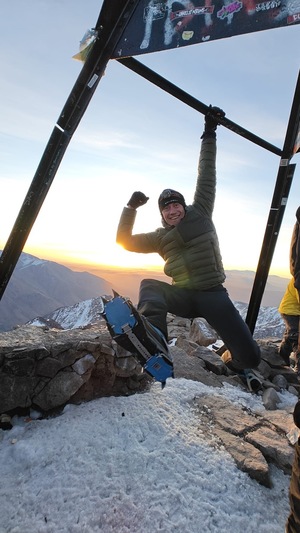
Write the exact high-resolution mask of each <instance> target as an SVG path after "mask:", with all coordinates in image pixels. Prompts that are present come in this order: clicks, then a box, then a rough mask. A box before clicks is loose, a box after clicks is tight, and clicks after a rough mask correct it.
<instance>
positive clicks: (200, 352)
mask: <svg viewBox="0 0 300 533" xmlns="http://www.w3.org/2000/svg"><path fill="white" fill-rule="evenodd" d="M168 327H169V328H170V337H172V338H173V343H172V346H170V353H171V355H172V357H173V361H174V377H175V379H176V378H185V379H191V380H194V381H199V382H201V383H204V384H205V385H207V386H210V387H214V390H215V391H216V392H215V393H214V395H213V396H212V395H211V396H208V395H203V396H201V397H199V398H196V399H195V403H194V408H195V409H196V413H197V419H198V422H199V428H200V429H202V431H203V432H205V434H206V435H209V436H210V437H211V439H210V442H211V445H212V446H219V447H220V446H222V447H224V448H225V449H226V450H227V451H228V453H230V454H231V456H232V458H233V460H234V461H235V462H236V464H237V466H238V468H240V469H241V470H242V471H243V472H247V473H248V474H249V476H250V477H252V478H253V479H255V480H257V481H258V482H259V483H261V484H263V485H265V486H267V487H269V486H270V475H269V464H270V463H275V464H276V465H277V467H278V468H281V469H282V470H283V471H284V472H290V469H291V463H292V459H293V455H294V449H293V446H292V445H291V444H290V442H289V440H288V438H287V434H290V432H291V431H292V430H293V417H292V413H291V411H288V410H287V409H280V398H279V396H278V393H279V392H280V391H282V390H293V391H294V394H295V403H296V401H297V394H298V392H299V389H300V387H299V380H298V378H297V376H296V374H295V372H293V370H292V369H291V368H289V367H287V366H284V364H283V362H282V360H281V358H280V357H279V356H278V353H277V351H278V342H273V341H272V340H271V339H267V340H266V339H264V341H262V342H261V343H260V344H261V350H262V362H261V364H260V366H259V368H258V370H255V372H258V373H259V375H260V376H261V379H262V385H263V391H262V402H263V405H264V406H265V409H267V411H265V410H263V407H262V410H263V411H262V412H259V413H257V412H255V413H254V412H251V411H250V410H249V409H248V410H246V409H244V408H242V407H238V406H237V405H235V404H232V403H230V401H227V400H226V399H224V398H223V397H221V396H218V389H221V388H223V386H224V383H229V384H230V385H231V386H233V387H239V388H240V389H242V390H243V391H246V392H248V393H249V394H251V393H250V392H249V391H248V389H247V388H246V386H245V384H244V383H243V382H242V381H241V379H240V378H239V376H237V375H234V374H231V375H228V374H229V373H228V369H227V367H226V366H225V365H224V363H223V362H222V360H221V358H220V356H219V355H218V354H217V353H215V352H214V351H212V350H211V349H210V348H208V346H210V344H211V342H212V339H215V336H214V333H213V331H211V330H210V328H208V327H207V324H205V322H203V320H200V319H199V320H198V319H197V320H195V321H193V324H192V327H191V324H190V321H189V320H186V319H182V318H180V317H174V316H172V315H170V316H168ZM199 342H201V343H203V344H202V345H200V344H199ZM213 342H214V343H215V344H217V342H218V341H215V340H214V341H213ZM152 383H153V380H152V378H150V376H148V375H147V374H146V373H143V372H142V368H141V366H140V364H139V363H137V362H136V360H135V359H134V357H133V356H132V355H131V353H129V352H127V351H126V350H124V349H123V348H121V347H120V346H118V345H117V344H116V343H115V342H114V341H113V340H112V339H111V337H110V335H109V333H108V331H107V329H106V328H103V327H101V328H100V327H99V326H98V325H93V326H91V327H89V328H85V329H72V330H59V329H49V327H47V328H46V327H36V326H30V325H27V326H22V327H18V328H16V329H14V330H12V331H10V332H5V333H1V334H0V415H2V417H3V418H2V422H3V427H4V428H5V429H6V428H7V429H9V427H10V417H11V416H13V415H14V414H18V412H22V415H23V414H24V411H25V412H27V413H31V412H33V411H34V410H37V411H38V412H39V413H41V417H43V416H47V415H48V413H53V412H54V414H55V413H59V412H60V410H61V409H62V408H63V407H64V406H65V405H66V404H67V403H80V402H83V401H90V400H92V399H94V398H98V397H101V396H111V395H115V396H117V395H123V396H125V395H128V394H134V393H136V392H138V393H141V392H144V391H146V390H148V389H149V387H151V384H152ZM0 424H1V422H0ZM0 427H1V425H0ZM0 438H1V430H0Z"/></svg>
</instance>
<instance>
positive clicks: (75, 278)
mask: <svg viewBox="0 0 300 533" xmlns="http://www.w3.org/2000/svg"><path fill="white" fill-rule="evenodd" d="M110 293H111V288H110V284H109V283H108V282H107V281H106V280H105V279H102V278H100V277H98V276H94V275H93V274H89V273H88V272H74V271H73V270H71V269H69V268H67V267H65V266H63V265H60V264H58V263H55V262H54V261H46V260H43V259H38V258H37V257H35V256H33V255H30V254H26V253H24V252H23V253H22V254H21V256H20V258H19V261H18V263H17V265H16V267H15V270H14V272H13V275H12V277H11V279H10V282H9V284H8V286H7V288H6V290H5V293H4V295H3V297H2V299H1V300H0V331H8V330H10V329H12V328H13V327H15V326H16V325H18V324H24V323H25V322H28V321H29V320H32V319H33V318H34V317H36V316H45V315H47V314H49V313H50V312H53V311H55V310H56V309H58V308H60V307H66V306H68V305H74V304H77V303H78V302H81V301H84V300H87V299H89V298H93V297H95V296H98V295H101V294H110Z"/></svg>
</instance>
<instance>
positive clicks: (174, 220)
mask: <svg viewBox="0 0 300 533" xmlns="http://www.w3.org/2000/svg"><path fill="white" fill-rule="evenodd" d="M161 214H162V216H163V219H164V221H165V222H166V223H167V224H169V226H177V224H179V222H180V220H181V219H182V218H183V217H184V216H185V209H184V207H183V206H182V205H181V204H178V203H177V202H174V203H171V204H168V205H166V207H164V209H163V210H162V212H161Z"/></svg>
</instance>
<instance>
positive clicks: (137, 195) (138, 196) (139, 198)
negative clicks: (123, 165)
mask: <svg viewBox="0 0 300 533" xmlns="http://www.w3.org/2000/svg"><path fill="white" fill-rule="evenodd" d="M148 200H149V197H148V196H146V195H145V194H144V193H143V192H140V191H135V192H134V193H133V195H132V196H131V198H130V200H129V202H128V204H127V205H128V207H132V208H133V209H137V208H138V207H140V206H141V205H145V204H146V203H147V202H148Z"/></svg>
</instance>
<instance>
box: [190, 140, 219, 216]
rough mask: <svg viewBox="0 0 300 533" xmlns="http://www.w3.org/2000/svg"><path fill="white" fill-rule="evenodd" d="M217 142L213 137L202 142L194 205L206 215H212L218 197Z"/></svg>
mask: <svg viewBox="0 0 300 533" xmlns="http://www.w3.org/2000/svg"><path fill="white" fill-rule="evenodd" d="M216 154H217V143H216V139H214V138H212V137H208V138H204V139H203V140H202V143H201V149H200V156H199V164H198V178H197V184H196V191H195V195H194V201H193V206H194V207H195V208H196V209H197V210H198V211H201V213H202V214H203V215H205V216H208V217H210V218H211V217H212V213H213V209H214V204H215V197H216Z"/></svg>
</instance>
